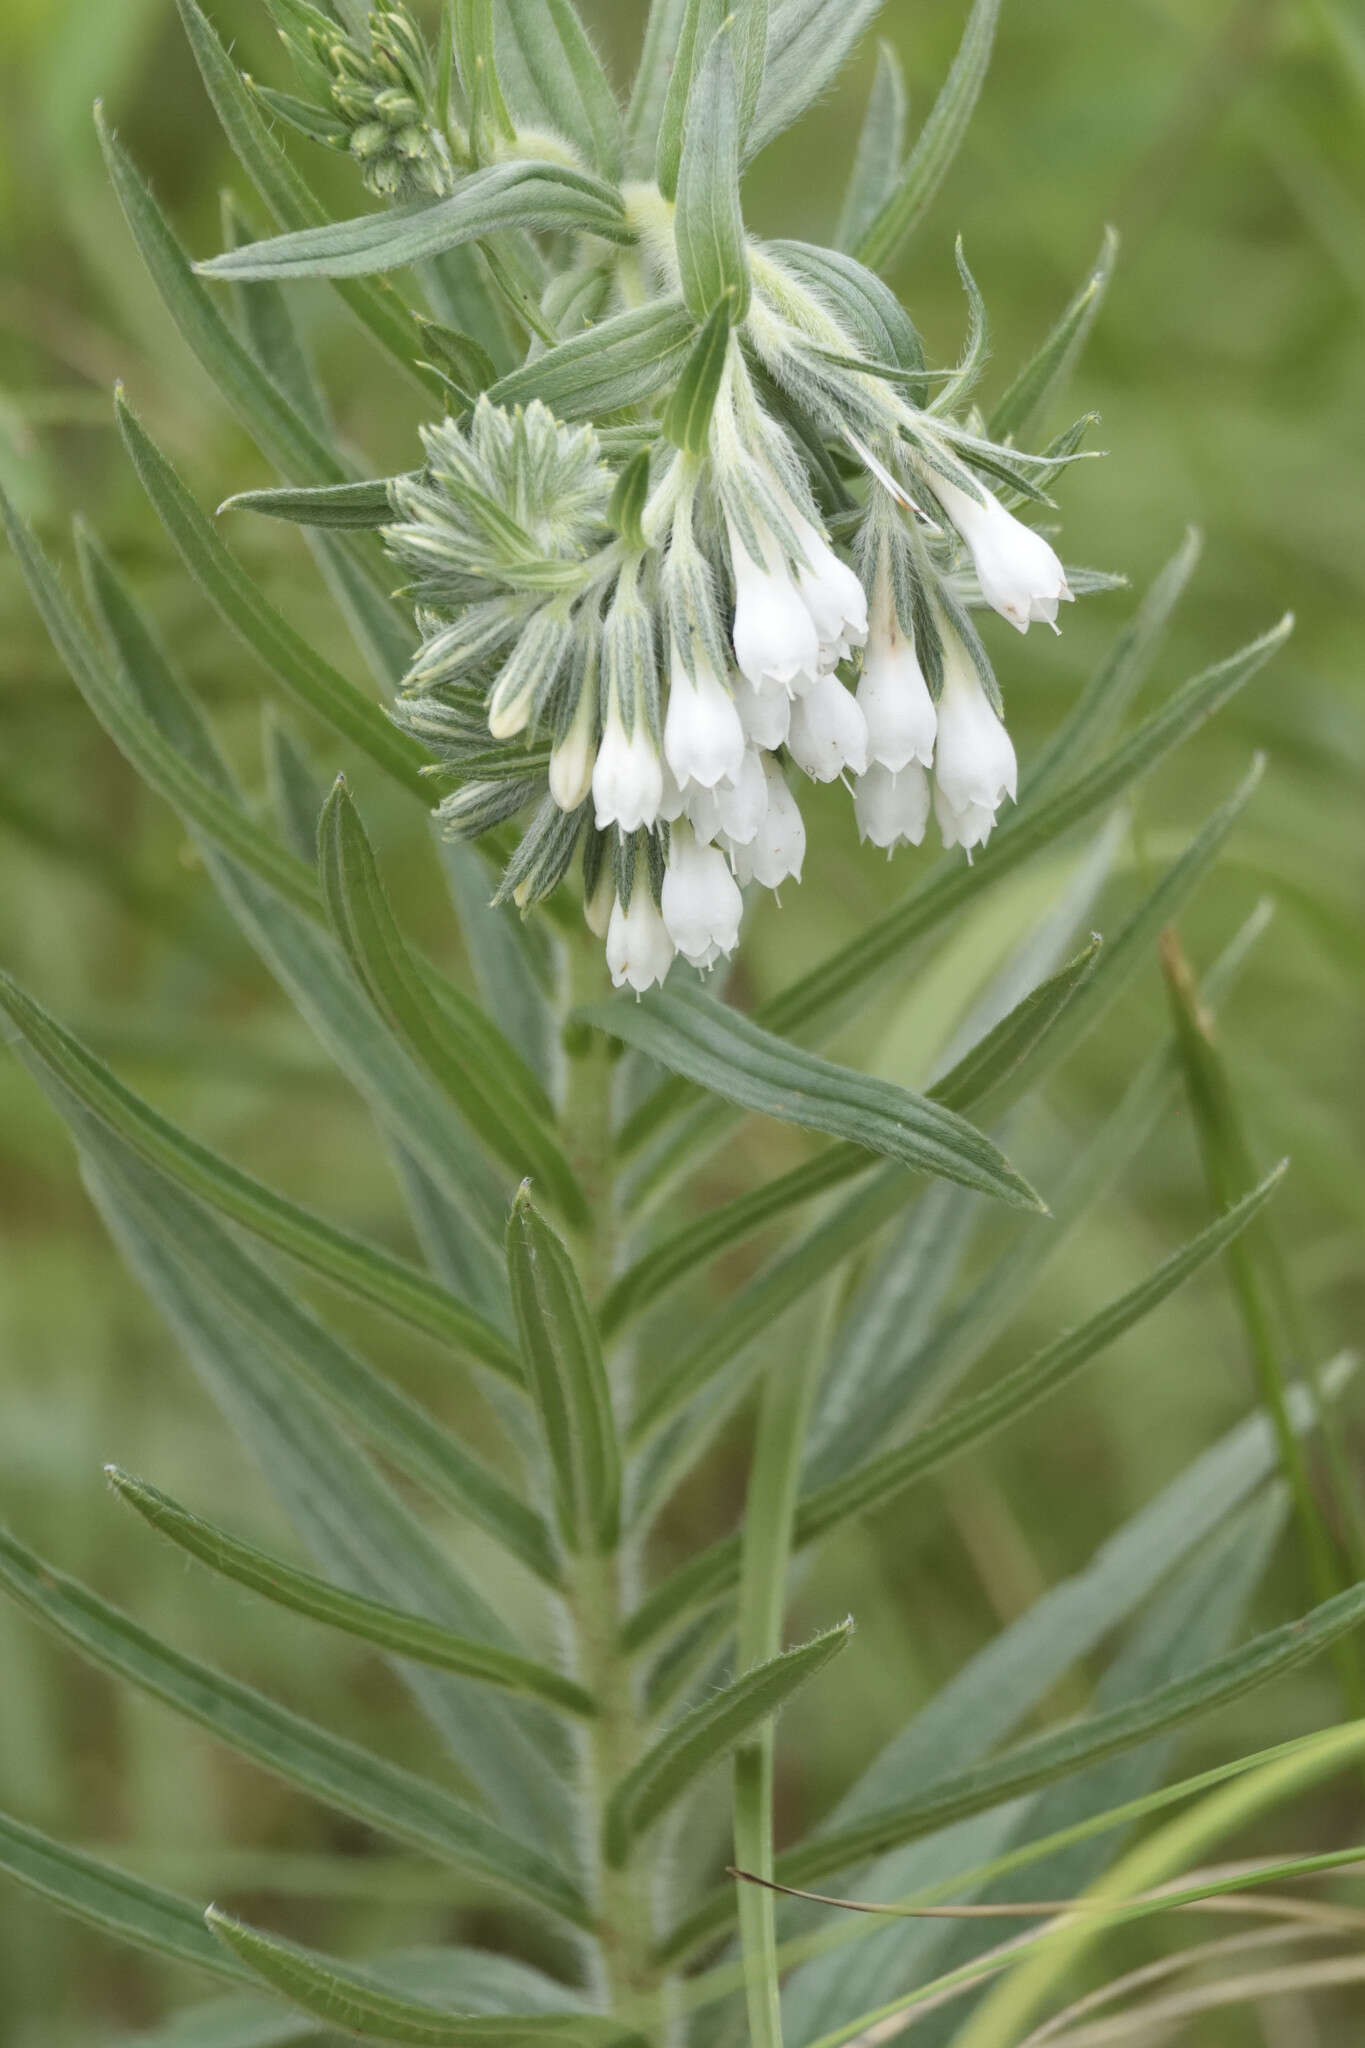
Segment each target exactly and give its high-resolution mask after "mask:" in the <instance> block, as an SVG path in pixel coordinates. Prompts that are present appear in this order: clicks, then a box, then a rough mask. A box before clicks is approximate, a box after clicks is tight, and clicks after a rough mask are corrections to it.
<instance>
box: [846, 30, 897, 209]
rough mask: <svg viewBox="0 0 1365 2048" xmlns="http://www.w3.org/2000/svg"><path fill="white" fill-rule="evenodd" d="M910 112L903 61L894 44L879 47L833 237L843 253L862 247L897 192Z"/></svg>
mask: <svg viewBox="0 0 1365 2048" xmlns="http://www.w3.org/2000/svg"><path fill="white" fill-rule="evenodd" d="M908 112H909V100H908V97H907V95H906V90H905V74H904V72H903V71H902V70H901V60H900V58H899V57H898V56H897V55H896V52H895V50H894V49H893V47H892V45H891V44H890V43H878V45H877V70H876V75H875V76H874V78H873V80H872V91H871V92H870V94H869V95H868V101H867V112H866V113H865V114H864V115H863V125H862V127H861V129H860V130H859V131H858V147H857V149H856V151H855V152H854V157H853V169H852V171H851V172H850V173H849V180H848V186H847V188H846V190H845V192H844V204H843V209H842V211H841V212H840V215H839V226H838V229H837V231H836V233H835V237H834V239H835V242H836V243H837V244H838V246H839V248H841V249H856V248H857V246H858V243H859V242H860V241H861V240H862V237H863V234H864V232H865V231H866V229H867V228H868V227H869V226H870V225H871V222H872V220H873V219H874V217H875V216H876V215H877V213H878V212H879V211H880V210H881V208H882V206H883V205H884V204H885V203H886V201H887V200H888V199H889V198H890V196H891V193H892V192H893V191H894V189H895V186H896V180H897V178H898V177H899V175H900V167H901V161H902V159H903V157H904V155H905V123H906V118H907V115H908Z"/></svg>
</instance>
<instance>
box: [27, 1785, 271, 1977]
mask: <svg viewBox="0 0 1365 2048" xmlns="http://www.w3.org/2000/svg"><path fill="white" fill-rule="evenodd" d="M0 1872H2V1873H3V1874H4V1875H5V1876H6V1877H11V1878H13V1879H14V1880H15V1882H16V1883H18V1884H21V1885H23V1886H24V1887H25V1889H26V1890H28V1891H34V1892H37V1893H39V1894H40V1895H41V1897H43V1898H45V1899H47V1900H49V1901H50V1902H51V1904H52V1905H54V1906H57V1907H59V1908H60V1909H61V1911H62V1912H63V1913H70V1914H71V1915H72V1916H73V1917H74V1918H75V1919H77V1920H83V1921H84V1922H85V1924H86V1926H87V1927H94V1928H96V1929H98V1931H99V1932H100V1933H101V1934H107V1935H111V1936H112V1937H113V1938H114V1940H116V1941H119V1942H124V1943H126V1944H127V1945H128V1946H129V1947H130V1948H137V1949H145V1950H147V1951H148V1952H149V1953H151V1954H152V1955H159V1956H167V1957H169V1958H170V1959H171V1960H172V1961H173V1962H177V1963H188V1964H190V1965H191V1966H192V1967H193V1968H195V1969H200V1970H209V1971H211V1972H212V1973H213V1974H214V1975H215V1976H219V1977H231V1978H235V1979H236V1980H237V1981H238V1982H240V1981H241V1980H242V1978H243V1977H245V1976H247V1975H248V1972H247V1971H246V1970H244V1969H243V1967H242V1966H241V1964H240V1963H239V1962H238V1961H237V1960H236V1958H235V1957H233V1956H232V1955H231V1954H230V1953H229V1952H227V1951H225V1950H223V1949H222V1948H220V1947H219V1945H218V1943H217V1942H215V1941H214V1939H213V1937H212V1935H211V1934H210V1933H209V1931H208V1929H207V1928H206V1927H205V1925H204V1913H203V1908H202V1907H200V1906H196V1905H194V1904H193V1903H192V1902H191V1901H190V1900H189V1899H182V1898H177V1896H176V1895H175V1893H174V1892H165V1891H161V1890H159V1889H158V1888H157V1887H156V1886H154V1885H150V1884H144V1883H143V1882H142V1880H141V1879H140V1878H136V1877H130V1876H129V1875H128V1873H127V1872H126V1871H123V1870H116V1869H114V1868H113V1866H112V1865H111V1864H108V1863H100V1862H97V1861H96V1859H95V1858H94V1857H93V1856H86V1855H84V1854H82V1852H81V1851H80V1850H79V1849H68V1848H67V1847H66V1846H65V1844H64V1843H61V1842H54V1841H53V1840H52V1838H51V1837H50V1836H49V1835H44V1834H40V1833H39V1831H38V1830H37V1828H29V1827H25V1826H24V1825H23V1824H22V1822H20V1821H17V1820H11V1819H10V1817H9V1815H8V1814H0Z"/></svg>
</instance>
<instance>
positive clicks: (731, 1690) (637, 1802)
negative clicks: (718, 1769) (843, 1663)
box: [604, 1621, 853, 1864]
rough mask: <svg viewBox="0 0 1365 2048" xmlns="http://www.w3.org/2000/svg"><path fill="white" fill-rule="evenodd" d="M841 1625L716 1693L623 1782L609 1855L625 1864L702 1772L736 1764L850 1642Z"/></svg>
mask: <svg viewBox="0 0 1365 2048" xmlns="http://www.w3.org/2000/svg"><path fill="white" fill-rule="evenodd" d="M852 1634H853V1624H852V1622H850V1621H845V1622H841V1623H840V1624H839V1626H838V1627H837V1628H832V1629H827V1630H826V1631H825V1633H824V1634H823V1635H819V1636H816V1637H815V1638H814V1640H813V1641H811V1642H809V1643H805V1644H803V1645H802V1647H801V1648H800V1649H798V1650H786V1651H783V1652H782V1653H781V1654H779V1655H778V1656H776V1657H772V1658H770V1659H769V1660H768V1662H767V1663H766V1664H760V1665H757V1666H756V1667H755V1668H754V1669H753V1670H751V1671H746V1672H744V1674H743V1675H742V1676H741V1677H739V1678H737V1679H736V1680H735V1681H734V1683H733V1684H732V1685H728V1686H726V1687H725V1688H724V1690H723V1691H721V1692H718V1693H714V1694H712V1695H711V1697H710V1698H708V1699H706V1700H704V1701H703V1702H702V1703H701V1705H700V1706H697V1707H694V1708H693V1709H692V1710H691V1712H690V1713H687V1714H684V1715H683V1717H682V1719H681V1720H680V1721H677V1722H675V1723H674V1725H673V1726H672V1727H671V1728H670V1729H669V1730H668V1731H667V1733H666V1734H665V1735H663V1736H662V1737H661V1738H660V1740H659V1741H658V1742H657V1743H656V1744H655V1746H654V1748H653V1749H651V1750H649V1751H648V1752H647V1753H646V1755H644V1756H643V1757H642V1758H641V1759H640V1761H639V1763H638V1764H636V1765H635V1767H634V1769H633V1770H631V1771H629V1772H627V1774H626V1776H625V1777H624V1778H623V1779H622V1780H621V1782H620V1784H619V1785H618V1786H617V1788H616V1790H615V1792H614V1793H613V1794H612V1797H611V1801H610V1803H609V1805H608V1808H607V1815H606V1835H605V1843H604V1846H605V1850H606V1855H607V1859H608V1861H609V1862H611V1863H615V1864H623V1863H625V1862H626V1860H627V1858H628V1857H629V1855H630V1852H631V1848H632V1846H633V1844H634V1843H635V1842H636V1841H638V1839H639V1837H640V1836H641V1835H642V1834H644V1833H645V1831H646V1830H647V1829H648V1828H650V1827H652V1826H653V1825H654V1823H655V1821H657V1820H659V1819H660V1818H661V1817H662V1815H663V1814H665V1813H666V1812H667V1811H668V1809H669V1808H670V1807H671V1806H672V1805H674V1804H675V1802H676V1801H677V1800H678V1799H680V1798H681V1797H682V1795H683V1793H684V1792H685V1791H687V1789H688V1787H689V1786H690V1785H691V1784H692V1783H693V1781H694V1780H695V1779H696V1778H697V1777H698V1776H699V1775H700V1774H701V1772H703V1771H705V1770H707V1769H709V1767H710V1766H711V1765H712V1764H713V1763H717V1762H719V1761H720V1759H721V1758H722V1757H726V1756H729V1755H730V1754H731V1753H732V1752H733V1751H734V1750H735V1749H736V1748H737V1747H738V1746H739V1745H740V1744H741V1743H742V1742H744V1741H745V1740H746V1738H747V1737H748V1736H750V1735H751V1734H752V1733H753V1732H754V1730H755V1729H756V1728H758V1727H759V1726H760V1725H761V1724H762V1723H763V1722H764V1721H766V1720H768V1719H769V1718H770V1717H771V1716H772V1715H773V1714H776V1713H777V1712H778V1711H779V1709H780V1708H781V1707H783V1706H784V1705H785V1704H786V1702H787V1701H788V1700H789V1699H790V1698H791V1696H792V1694H793V1693H794V1692H795V1691H797V1689H798V1688H799V1687H800V1686H802V1685H804V1684H805V1682H806V1680H807V1679H808V1678H813V1677H814V1676H815V1673H816V1672H817V1671H820V1670H822V1669H823V1667H824V1666H825V1665H826V1664H828V1662H829V1661H830V1659H831V1657H835V1656H837V1655H838V1653H839V1651H840V1650H842V1649H844V1648H845V1646H846V1645H847V1644H848V1642H849V1641H850V1639H851V1637H852Z"/></svg>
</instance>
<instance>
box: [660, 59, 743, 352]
mask: <svg viewBox="0 0 1365 2048" xmlns="http://www.w3.org/2000/svg"><path fill="white" fill-rule="evenodd" d="M673 237H674V242H675V244H676V247H677V253H678V271H679V274H680V276H681V279H682V293H683V298H684V299H685V300H686V302H687V307H688V310H689V312H691V313H692V314H693V315H694V316H695V318H696V319H698V320H705V319H706V318H707V316H708V315H709V314H710V313H711V312H712V311H713V310H714V309H715V307H716V306H717V305H719V303H720V301H721V300H722V299H723V298H724V297H725V296H726V294H727V293H728V294H729V295H730V297H731V299H732V301H733V309H732V310H733V318H734V319H735V320H736V321H739V320H742V319H743V318H744V315H745V314H746V313H747V312H748V310H749V261H748V257H747V255H746V253H745V246H744V220H743V216H742V215H741V213H740V210H739V95H738V88H737V85H736V82H735V52H734V37H733V34H732V32H731V24H730V23H729V22H727V23H725V24H724V25H723V26H722V27H721V28H720V30H719V31H718V33H717V34H716V35H714V36H713V37H712V39H711V45H710V48H709V49H708V50H707V52H706V54H705V56H704V57H703V59H702V62H701V66H700V68H699V70H698V72H697V76H696V80H695V82H694V84H693V88H692V95H691V98H690V99H689V101H688V105H687V122H686V126H685V128H684V130H683V147H682V158H681V161H680V162H679V165H678V196H677V203H676V209H675V212H674V216H673Z"/></svg>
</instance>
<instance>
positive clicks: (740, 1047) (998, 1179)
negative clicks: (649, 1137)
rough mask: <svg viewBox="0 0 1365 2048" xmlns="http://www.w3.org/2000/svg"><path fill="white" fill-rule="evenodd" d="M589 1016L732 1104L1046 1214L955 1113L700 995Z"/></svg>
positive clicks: (617, 1006)
mask: <svg viewBox="0 0 1365 2048" xmlns="http://www.w3.org/2000/svg"><path fill="white" fill-rule="evenodd" d="M579 1015H580V1017H581V1018H583V1020H584V1021H585V1022H587V1023H590V1024H595V1025H597V1026H598V1027H599V1029H601V1030H603V1031H607V1032H610V1033H611V1035H612V1036H613V1037H616V1038H621V1039H624V1040H625V1042H626V1044H627V1045H631V1046H634V1047H635V1048H636V1049H637V1050H638V1051H640V1052H644V1053H647V1054H648V1055H649V1056H650V1058H651V1059H656V1060H658V1061H659V1063H660V1064H661V1065H662V1066H665V1067H668V1068H670V1069H671V1070H672V1071H673V1072H674V1073H675V1074H680V1075H682V1076H684V1077H685V1078H686V1079H687V1080H689V1081H695V1082H698V1083H699V1084H700V1085H701V1086H702V1087H703V1088H707V1089H709V1090H710V1091H711V1092H712V1093H713V1094H715V1095H720V1096H723V1097H724V1098H725V1100H726V1101H727V1102H733V1103H737V1104H739V1105H740V1106H741V1107H742V1108H744V1109H754V1110H760V1111H762V1112H763V1113H764V1114H765V1115H768V1116H774V1117H777V1118H779V1119H780V1120H781V1121H782V1122H784V1123H792V1124H800V1125H801V1126H802V1127H803V1128H805V1129H806V1130H812V1131H824V1132H826V1133H827V1134H828V1135H829V1136H830V1137H834V1138H846V1139H848V1140H850V1141H851V1142H852V1143H853V1144H856V1145H862V1146H863V1147H865V1148H866V1149H867V1150H868V1151H872V1152H880V1153H882V1154H883V1155H884V1156H885V1157H887V1158H888V1159H893V1160H895V1161H896V1162H897V1163H898V1164H899V1165H901V1166H908V1167H913V1168H916V1169H918V1170H920V1171H922V1172H926V1173H932V1174H937V1175H939V1176H940V1177H941V1178H943V1179H945V1180H953V1181H957V1182H959V1183H960V1184H961V1185H962V1186H964V1187H971V1188H975V1189H977V1191H978V1192H979V1193H981V1194H986V1195H992V1196H994V1197H995V1199H996V1200H998V1201H1003V1202H1007V1203H1009V1204H1010V1205H1011V1206H1012V1207H1014V1208H1021V1209H1041V1208H1042V1207H1043V1204H1042V1202H1041V1201H1040V1200H1039V1198H1038V1196H1037V1195H1036V1194H1035V1193H1034V1191H1033V1189H1032V1188H1030V1187H1029V1185H1028V1183H1027V1181H1025V1180H1024V1179H1023V1178H1022V1177H1021V1176H1020V1175H1019V1174H1017V1173H1016V1172H1015V1170H1014V1168H1013V1167H1012V1166H1011V1165H1010V1164H1009V1162H1008V1160H1007V1159H1005V1157H1004V1156H1003V1154H1002V1153H1001V1152H1000V1151H999V1150H998V1149H997V1147H996V1146H995V1145H993V1144H992V1143H991V1141H990V1139H989V1138H987V1137H984V1136H983V1135H982V1133H981V1132H980V1131H978V1130H975V1129H974V1128H973V1126H972V1125H971V1124H969V1123H967V1122H966V1120H965V1119H964V1118H962V1117H960V1116H958V1115H956V1114H955V1113H954V1112H953V1111H952V1110H948V1109H943V1108H941V1107H940V1106H939V1105H938V1104H937V1103H934V1102H930V1101H929V1100H928V1099H927V1098H926V1097H924V1096H922V1095H916V1094H914V1093H913V1092H912V1091H911V1090H910V1089H908V1088H899V1087H897V1086H895V1085H894V1084H893V1083H892V1082H889V1081H875V1080H871V1079H869V1078H867V1077H866V1076H864V1075H862V1074H857V1073H854V1072H853V1071H852V1070H851V1069H850V1068H848V1067H839V1066H836V1065H835V1064H834V1063H833V1061H831V1060H823V1059H820V1058H819V1057H818V1056H817V1055H816V1054H814V1053H808V1052H805V1051H803V1050H802V1049H800V1048H799V1047H797V1046H792V1045H787V1044H785V1043H784V1042H783V1041H782V1040H781V1039H779V1038H776V1037H774V1036H773V1035H772V1034H771V1033H770V1032H767V1031H764V1030H763V1029H762V1027H761V1026H760V1025H758V1024H755V1023H754V1022H753V1020H752V1019H751V1018H748V1017H744V1016H741V1015H740V1013H739V1012H738V1011H737V1010H732V1009H730V1008H729V1007H728V1006H727V1005H726V1004H724V1003H718V1002H716V1001H715V1000H714V999H713V998H712V997H710V996H706V995H703V994H702V993H701V991H700V990H693V989H687V990H683V989H678V990H673V989H669V990H668V991H666V992H665V991H664V990H657V991H655V992H654V993H652V994H651V996H650V997H649V998H648V999H646V1000H645V1001H643V1002H641V1003H639V1004H634V1003H602V1004H598V1005H596V1006H594V1007H592V1008H590V1009H586V1010H582V1011H580V1012H579Z"/></svg>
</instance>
